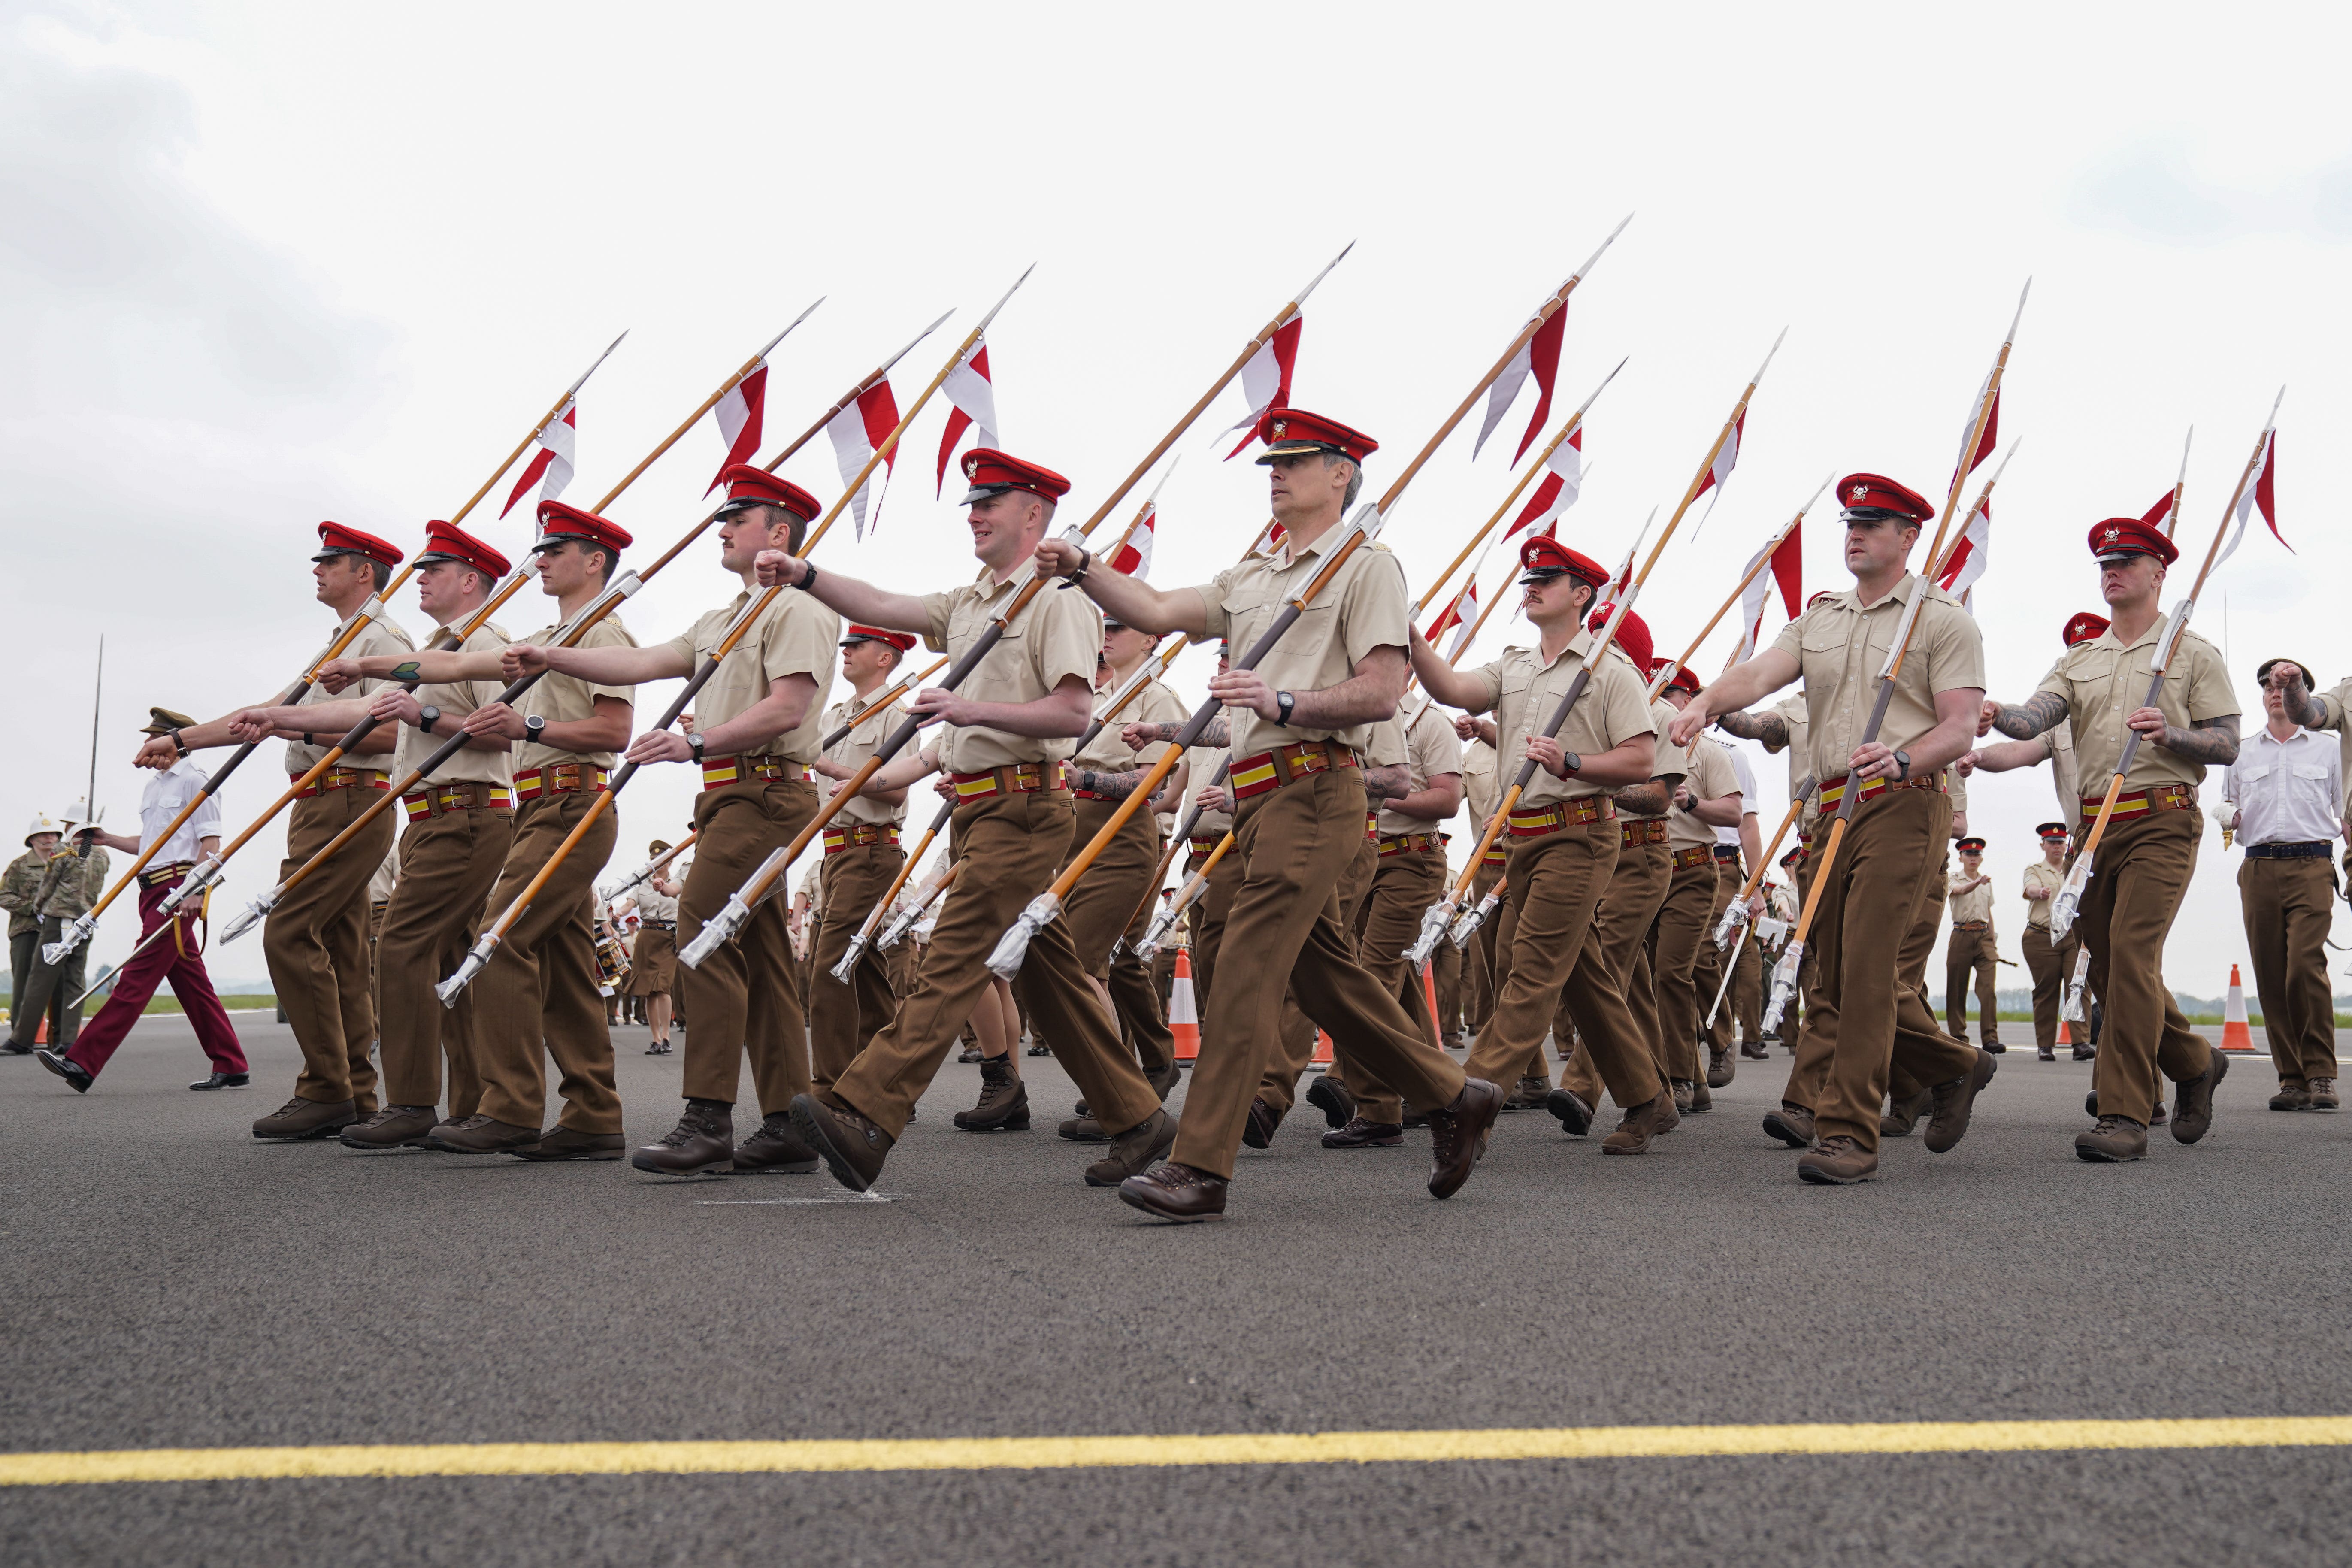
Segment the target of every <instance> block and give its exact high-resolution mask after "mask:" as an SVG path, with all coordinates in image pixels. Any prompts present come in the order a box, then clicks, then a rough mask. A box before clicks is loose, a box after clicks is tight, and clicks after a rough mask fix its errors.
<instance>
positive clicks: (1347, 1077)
mask: <svg viewBox="0 0 2352 1568" xmlns="http://www.w3.org/2000/svg"><path fill="white" fill-rule="evenodd" d="M1444 896H1445V856H1444V852H1443V851H1440V850H1436V849H1401V850H1399V851H1398V852H1397V853H1395V854H1393V855H1386V856H1377V857H1376V865H1375V868H1374V870H1373V872H1372V886H1371V890H1370V892H1369V893H1367V894H1366V895H1365V897H1364V902H1363V907H1362V908H1361V909H1360V910H1358V912H1357V915H1356V932H1357V934H1356V951H1357V954H1358V956H1359V957H1360V959H1361V961H1362V963H1363V965H1364V969H1365V971H1366V972H1367V973H1370V975H1371V977H1372V978H1373V979H1375V980H1377V981H1379V982H1380V983H1381V985H1382V986H1383V987H1385V988H1386V989H1387V991H1388V993H1389V994H1391V995H1392V996H1394V997H1395V998H1396V999H1397V1002H1398V1005H1401V1006H1402V1007H1403V1008H1404V1010H1405V1016H1407V1017H1409V1018H1411V1019H1412V1021H1413V1024H1414V1026H1416V1027H1418V1028H1420V1029H1421V1030H1422V1032H1423V1035H1424V1036H1426V1037H1428V1038H1430V1039H1431V1040H1432V1041H1433V1042H1434V1041H1435V1040H1436V1038H1437V1036H1436V1033H1435V1027H1434V1025H1433V1021H1432V1019H1431V1018H1430V1016H1429V998H1428V996H1427V995H1426V994H1423V988H1422V979H1421V971H1420V970H1418V969H1416V968H1414V967H1413V965H1412V961H1411V960H1410V959H1408V958H1406V957H1405V950H1406V949H1407V948H1409V947H1411V946H1412V943H1413V939H1414V938H1416V937H1418V936H1419V935H1420V934H1421V915H1422V911H1423V910H1426V909H1427V908H1429V906H1430V905H1432V904H1433V903H1435V902H1436V901H1437V900H1439V899H1441V898H1444ZM1440 945H1441V946H1450V945H1451V944H1450V943H1440ZM1331 1056H1332V1064H1331V1070H1332V1071H1333V1072H1335V1073H1337V1074H1338V1075H1339V1081H1340V1082H1341V1083H1343V1084H1346V1085H1347V1086H1348V1091H1349V1093H1351V1094H1353V1095H1354V1096H1355V1097H1356V1100H1357V1105H1358V1113H1359V1114H1360V1115H1361V1116H1362V1117H1363V1119H1364V1120H1365V1121H1371V1122H1377V1123H1380V1124H1381V1125H1383V1126H1393V1125H1395V1124H1396V1123H1397V1122H1399V1121H1402V1120H1403V1119H1404V1102H1403V1100H1401V1099H1400V1098H1399V1097H1398V1095H1397V1092H1396V1090H1394V1089H1391V1088H1389V1086H1388V1085H1387V1084H1385V1083H1382V1082H1381V1079H1380V1075H1379V1074H1378V1073H1376V1072H1374V1071H1373V1070H1372V1068H1371V1066H1370V1064H1369V1063H1367V1062H1365V1061H1363V1060H1361V1059H1360V1058H1358V1057H1357V1055H1356V1053H1355V1051H1354V1049H1353V1048H1352V1047H1350V1046H1343V1045H1341V1044H1340V1042H1339V1037H1337V1036H1334V1037H1332V1041H1331Z"/></svg>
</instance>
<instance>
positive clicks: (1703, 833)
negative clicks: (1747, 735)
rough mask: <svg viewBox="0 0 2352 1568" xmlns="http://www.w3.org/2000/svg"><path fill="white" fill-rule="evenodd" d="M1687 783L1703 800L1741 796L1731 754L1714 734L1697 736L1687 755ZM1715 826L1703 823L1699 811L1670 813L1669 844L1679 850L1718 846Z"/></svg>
mask: <svg viewBox="0 0 2352 1568" xmlns="http://www.w3.org/2000/svg"><path fill="white" fill-rule="evenodd" d="M1683 760H1684V764H1685V771H1684V773H1683V782H1684V783H1685V784H1688V785H1690V792H1691V794H1692V795H1693V796H1694V797H1696V798H1697V799H1699V800H1721V799H1722V798H1723V797H1724V796H1725V795H1738V793H1739V775H1738V773H1736V772H1734V771H1733V770H1732V766H1731V751H1730V749H1729V748H1728V747H1727V746H1726V745H1724V743H1723V742H1720V741H1718V740H1717V739H1716V738H1715V737H1714V736H1712V735H1706V734H1702V735H1698V736H1696V737H1695V738H1694V739H1693V740H1692V741H1691V743H1690V745H1689V747H1688V748H1687V749H1686V750H1685V752H1684V753H1683ZM1715 842H1716V838H1715V825H1714V824H1713V823H1708V822H1701V821H1700V820H1699V819H1698V814H1697V813H1696V812H1691V811H1684V810H1682V809H1680V808H1679V807H1677V808H1676V809H1675V810H1673V811H1670V812H1668V813H1666V843H1667V844H1668V845H1669V846H1670V847H1674V848H1676V849H1697V848H1701V847H1705V848H1709V849H1712V848H1713V847H1715Z"/></svg>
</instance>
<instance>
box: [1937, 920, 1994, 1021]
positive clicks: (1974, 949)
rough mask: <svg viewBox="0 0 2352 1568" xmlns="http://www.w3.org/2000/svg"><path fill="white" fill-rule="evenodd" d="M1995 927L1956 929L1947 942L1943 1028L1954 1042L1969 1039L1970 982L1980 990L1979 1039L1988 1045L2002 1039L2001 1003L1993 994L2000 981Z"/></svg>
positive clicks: (1945, 944) (1978, 991) (1978, 1001)
mask: <svg viewBox="0 0 2352 1568" xmlns="http://www.w3.org/2000/svg"><path fill="white" fill-rule="evenodd" d="M1997 963H1999V958H1998V956H1997V955H1996V954H1995V952H1994V951H1993V945H1992V928H1991V927H1990V926H1986V927H1981V928H1979V929H1978V930H1975V931H1962V930H1960V928H1959V927H1958V926H1954V927H1953V928H1952V933H1951V935H1950V936H1949V937H1948V938H1947V939H1946V940H1945V942H1944V1029H1945V1032H1946V1033H1948V1034H1949V1035H1950V1036H1951V1037H1953V1038H1955V1039H1960V1040H1965V1039H1967V1038H1968V1037H1969V980H1970V979H1971V978H1973V979H1974V980H1975V982H1976V991H1977V1031H1978V1037H1979V1039H1981V1040H1983V1041H1984V1043H1985V1044H1986V1045H1988V1046H1990V1045H1991V1044H1992V1043H1993V1042H1994V1041H1996V1040H1998V1039H2000V997H1999V995H1998V994H1996V992H1995V991H1994V988H1993V987H1994V983H1995V981H1996V980H1997V979H1998V978H1999V975H1998V972H1997V970H1996V968H1995V965H1996V964H1997Z"/></svg>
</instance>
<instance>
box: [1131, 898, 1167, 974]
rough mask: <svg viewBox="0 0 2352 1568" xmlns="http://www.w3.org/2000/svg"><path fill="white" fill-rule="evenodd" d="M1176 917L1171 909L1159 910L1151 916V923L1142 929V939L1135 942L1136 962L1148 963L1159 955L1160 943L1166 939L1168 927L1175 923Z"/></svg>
mask: <svg viewBox="0 0 2352 1568" xmlns="http://www.w3.org/2000/svg"><path fill="white" fill-rule="evenodd" d="M1176 918H1177V917H1176V912H1175V911H1174V910H1160V912H1159V913H1158V914H1155V915H1153V916H1152V917H1151V924H1150V926H1148V927H1147V928H1145V930H1144V932H1143V940H1142V941H1141V942H1137V943H1136V944H1135V961H1136V962H1137V963H1150V962H1151V961H1152V960H1153V959H1155V958H1157V957H1159V956H1160V943H1161V942H1165V941H1167V940H1168V928H1169V927H1171V926H1172V925H1174V924H1175V923H1176Z"/></svg>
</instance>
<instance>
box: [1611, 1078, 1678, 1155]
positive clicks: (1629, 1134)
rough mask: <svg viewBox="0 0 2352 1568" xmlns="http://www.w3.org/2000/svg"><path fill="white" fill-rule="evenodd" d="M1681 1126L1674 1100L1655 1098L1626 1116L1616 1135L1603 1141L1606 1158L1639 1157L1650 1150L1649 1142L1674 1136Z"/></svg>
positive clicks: (1660, 1096) (1655, 1096)
mask: <svg viewBox="0 0 2352 1568" xmlns="http://www.w3.org/2000/svg"><path fill="white" fill-rule="evenodd" d="M1681 1122H1682V1113H1681V1112H1680V1111H1678V1110H1675V1100H1674V1096H1672V1095H1670V1094H1664V1093H1659V1094H1654V1095H1652V1096H1651V1097H1650V1098H1649V1099H1648V1100H1644V1101H1643V1103H1641V1104H1640V1105H1637V1106H1635V1107H1633V1109H1632V1110H1628V1111H1627V1112H1626V1113H1625V1119H1624V1120H1623V1121H1620V1122H1618V1123H1617V1131H1614V1132H1612V1133H1611V1134H1609V1136H1608V1137H1606V1138H1603V1139H1602V1140H1601V1152H1602V1153H1604V1154H1640V1153H1643V1152H1646V1151H1647V1150H1648V1149H1649V1147H1650V1140H1651V1139H1653V1138H1655V1137H1656V1136H1657V1135H1658V1134H1659V1133H1661V1132H1672V1131H1674V1130H1675V1128H1676V1127H1677V1126H1679V1125H1680V1124H1681Z"/></svg>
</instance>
